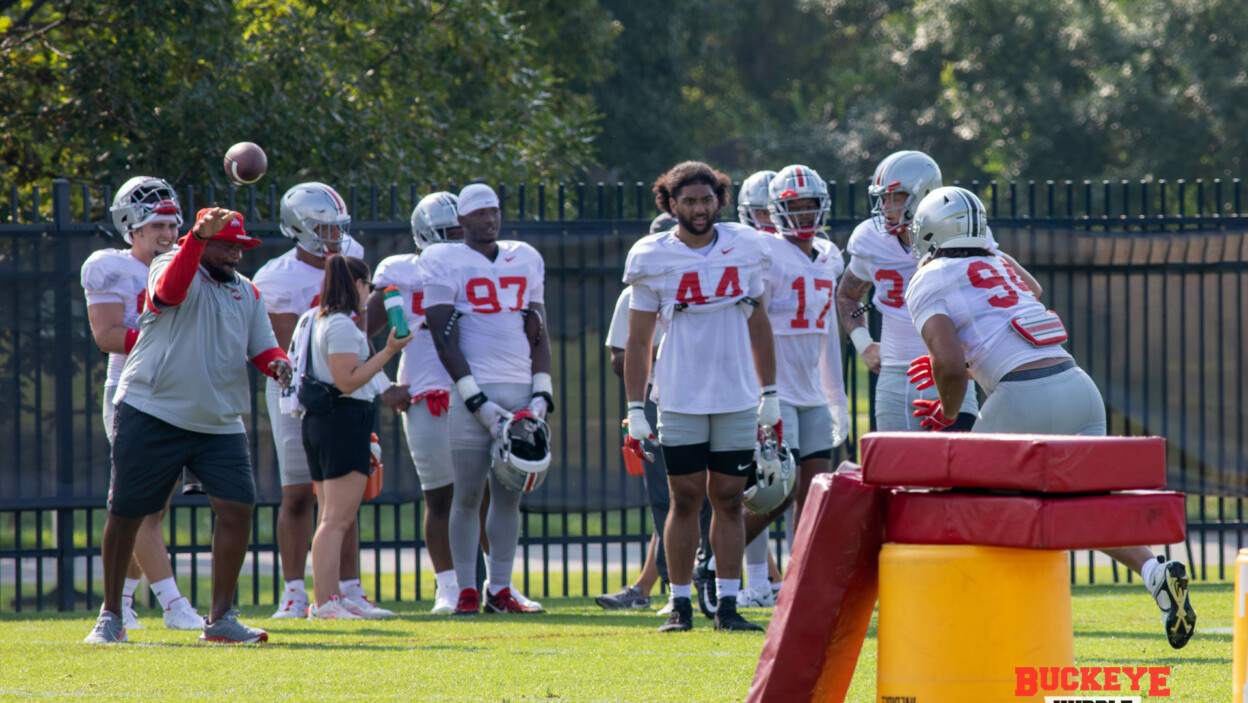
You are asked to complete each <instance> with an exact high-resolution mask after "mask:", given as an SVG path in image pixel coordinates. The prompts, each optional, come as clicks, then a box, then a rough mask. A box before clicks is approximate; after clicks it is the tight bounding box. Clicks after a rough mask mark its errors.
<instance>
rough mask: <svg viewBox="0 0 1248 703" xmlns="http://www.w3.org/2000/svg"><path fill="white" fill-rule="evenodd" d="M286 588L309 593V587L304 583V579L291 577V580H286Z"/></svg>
mask: <svg viewBox="0 0 1248 703" xmlns="http://www.w3.org/2000/svg"><path fill="white" fill-rule="evenodd" d="M286 590H288V591H299V592H300V593H302V594H304V595H307V593H308V589H307V587H306V586H304V585H303V579H291V580H289V581H287V582H286Z"/></svg>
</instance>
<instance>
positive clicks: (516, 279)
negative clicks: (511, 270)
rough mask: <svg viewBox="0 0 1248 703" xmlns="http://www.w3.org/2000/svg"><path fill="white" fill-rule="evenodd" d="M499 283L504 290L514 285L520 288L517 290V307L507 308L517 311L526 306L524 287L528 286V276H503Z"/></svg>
mask: <svg viewBox="0 0 1248 703" xmlns="http://www.w3.org/2000/svg"><path fill="white" fill-rule="evenodd" d="M498 285H499V287H500V288H502V289H503V290H507V289H508V288H512V287H518V288H519V289H520V290H518V291H516V305H515V307H510V308H507V309H508V310H510V311H511V312H517V311H519V310H520V309H521V308H523V307H524V289H525V287H526V286H528V279H527V278H525V277H524V276H502V277H501V278H499V279H498Z"/></svg>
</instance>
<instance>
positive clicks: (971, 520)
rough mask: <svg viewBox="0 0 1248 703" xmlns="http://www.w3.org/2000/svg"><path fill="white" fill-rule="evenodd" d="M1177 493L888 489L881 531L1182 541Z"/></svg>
mask: <svg viewBox="0 0 1248 703" xmlns="http://www.w3.org/2000/svg"><path fill="white" fill-rule="evenodd" d="M1183 503H1184V496H1183V494H1182V493H1174V492H1171V491H1139V492H1131V493H1110V494H1105V495H1097V496H1085V497H1078V498H1058V497H1053V498H1038V497H1033V496H993V495H970V494H964V493H948V492H943V491H922V492H920V491H904V490H895V491H893V492H892V493H891V494H890V495H889V497H888V518H887V533H886V534H887V538H888V541H889V542H897V543H905V544H978V545H983V546H988V547H1019V548H1023V549H1104V548H1108V547H1133V546H1136V545H1148V544H1174V543H1176V542H1182V541H1183V540H1184V538H1185V536H1186V534H1187V518H1186V514H1185V512H1184V508H1183Z"/></svg>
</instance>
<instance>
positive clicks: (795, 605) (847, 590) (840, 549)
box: [747, 462, 885, 703]
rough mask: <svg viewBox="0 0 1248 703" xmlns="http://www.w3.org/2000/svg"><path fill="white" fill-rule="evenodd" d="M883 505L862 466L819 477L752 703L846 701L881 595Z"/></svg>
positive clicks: (796, 539)
mask: <svg viewBox="0 0 1248 703" xmlns="http://www.w3.org/2000/svg"><path fill="white" fill-rule="evenodd" d="M884 504H885V491H884V490H883V489H881V488H875V487H872V486H868V485H865V484H863V482H862V470H861V469H860V468H859V467H858V466H857V465H855V464H851V463H849V462H845V463H843V464H841V466H840V467H839V468H838V469H837V471H836V472H835V473H831V474H819V475H818V476H816V477H815V479H814V481H813V482H812V483H811V486H810V494H809V497H808V498H807V499H806V505H805V507H804V508H803V510H802V519H801V524H800V525H799V526H798V530H797V534H796V535H795V537H794V539H793V556H792V559H791V560H790V561H789V568H788V570H787V572H786V573H785V575H784V583H785V587H784V589H783V590H782V591H780V598H779V600H778V601H777V603H776V609H775V612H774V613H773V614H772V618H771V625H770V626H769V627H768V629H767V640H766V641H765V642H764V643H763V651H762V654H761V655H760V656H759V661H758V668H757V669H756V670H755V671H754V683H753V684H751V685H750V693H749V697H748V698H747V700H748V701H750V703H761V702H763V701H776V702H777V703H791V702H792V701H807V700H812V698H813V699H817V700H822V701H841V700H844V698H845V692H846V691H847V690H848V689H849V683H850V680H851V679H852V678H853V675H854V667H855V665H856V664H857V662H858V653H859V651H860V650H861V649H862V642H863V640H864V639H865V638H866V635H867V627H868V625H870V623H871V612H872V610H874V608H875V600H876V596H877V595H878V593H879V553H880V547H881V546H882V544H883V537H884V531H883V523H884Z"/></svg>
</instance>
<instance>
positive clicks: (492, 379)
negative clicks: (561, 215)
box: [416, 240, 546, 384]
mask: <svg viewBox="0 0 1248 703" xmlns="http://www.w3.org/2000/svg"><path fill="white" fill-rule="evenodd" d="M416 273H417V275H418V276H419V277H420V280H421V281H423V282H424V285H425V299H424V303H425V305H424V306H425V310H428V309H429V308H432V307H434V306H436V305H454V306H455V311H456V312H457V313H459V314H460V318H459V320H458V321H457V322H456V323H455V327H456V329H457V330H458V334H459V349H460V351H461V352H462V353H463V355H464V358H466V359H467V360H468V365H469V366H471V367H472V375H473V376H474V377H475V378H476V379H477V382H478V383H482V384H485V383H524V384H528V383H531V382H532V380H533V370H532V358H531V354H530V351H529V339H528V337H526V336H525V334H524V311H525V310H527V309H528V308H529V306H530V305H533V304H538V305H544V304H545V303H546V297H545V279H546V263H545V262H544V261H543V260H542V255H541V254H539V253H538V252H537V250H536V249H534V248H533V247H532V246H530V245H528V244H525V243H524V242H517V241H511V240H500V241H499V242H498V255H497V256H496V257H495V258H494V260H493V261H490V260H489V259H488V258H486V257H485V256H484V255H483V254H481V253H479V252H477V251H476V250H474V249H472V248H470V247H469V246H468V245H466V244H461V243H457V242H445V243H442V244H439V245H437V246H432V247H429V248H428V249H427V250H426V251H425V252H424V254H422V255H421V257H420V258H419V259H418V260H417V262H416Z"/></svg>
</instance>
